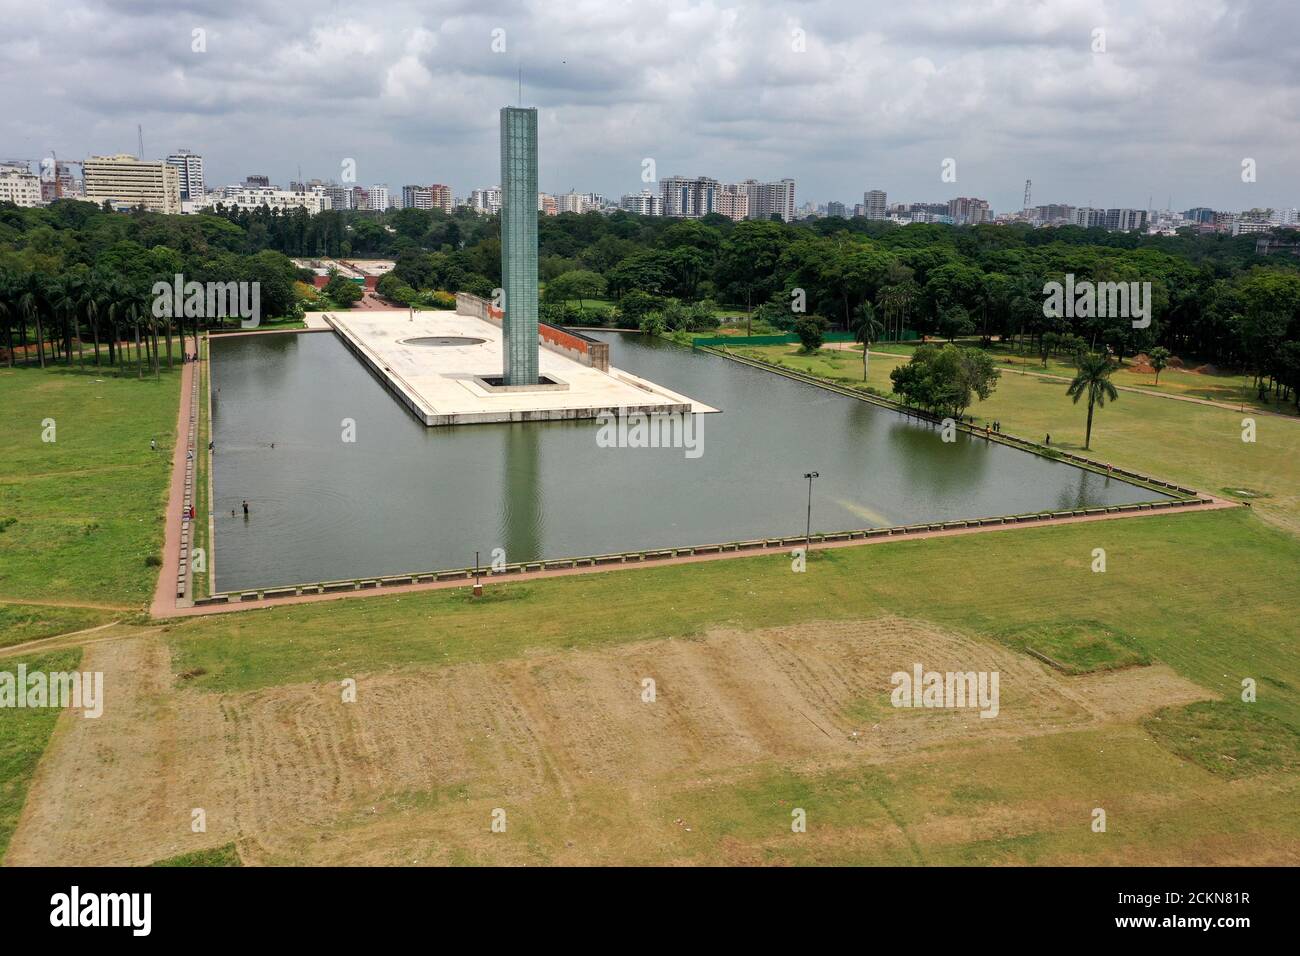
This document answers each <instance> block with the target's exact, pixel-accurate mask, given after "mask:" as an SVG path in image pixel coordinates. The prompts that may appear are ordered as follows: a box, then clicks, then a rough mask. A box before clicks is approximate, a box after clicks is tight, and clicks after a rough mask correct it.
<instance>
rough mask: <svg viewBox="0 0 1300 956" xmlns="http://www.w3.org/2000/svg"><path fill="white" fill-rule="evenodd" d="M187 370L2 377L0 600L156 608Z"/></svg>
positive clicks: (23, 372)
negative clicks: (158, 559) (157, 558)
mask: <svg viewBox="0 0 1300 956" xmlns="http://www.w3.org/2000/svg"><path fill="white" fill-rule="evenodd" d="M180 373H181V366H180V365H179V364H177V365H176V367H175V368H174V369H173V370H172V371H170V372H169V371H168V370H167V369H166V368H164V369H162V371H161V376H160V378H159V379H157V380H155V379H154V378H153V377H152V376H146V377H145V378H144V379H137V378H134V377H132V376H131V375H129V374H128V375H124V376H121V377H119V376H117V375H116V374H114V372H113V371H112V370H110V369H100V370H98V371H96V370H94V369H91V368H87V369H86V370H83V371H78V370H77V368H76V367H75V366H73V367H72V368H67V367H57V368H49V369H45V370H40V369H38V368H32V367H28V368H17V369H7V368H6V369H0V408H3V409H4V415H3V417H0V448H3V449H4V454H3V455H2V456H0V524H3V525H5V529H4V531H3V532H0V598H4V599H9V600H16V601H24V602H29V603H51V604H57V603H61V602H62V603H81V604H87V605H95V606H99V607H101V609H105V610H121V609H139V608H141V607H143V606H144V605H145V604H146V603H147V602H148V600H149V598H150V596H151V595H152V593H153V588H154V584H155V582H156V581H157V576H158V568H157V567H156V566H152V565H150V564H147V563H146V561H147V560H148V559H149V558H150V556H151V555H159V554H160V553H161V550H162V536H163V525H162V521H163V507H164V502H165V495H166V489H167V484H168V481H169V478H170V471H171V450H172V447H173V443H174V442H175V440H176V412H177V402H178V399H179V383H180V378H181V374H180ZM51 419H52V420H53V423H54V425H53V429H54V430H53V431H52V432H49V431H47V430H46V427H45V425H43V423H44V422H47V421H48V420H51ZM46 437H52V438H54V441H43V440H42V439H43V438H46ZM150 439H155V440H157V442H158V449H157V451H152V450H150V447H149V442H150Z"/></svg>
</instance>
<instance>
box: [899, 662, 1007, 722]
mask: <svg viewBox="0 0 1300 956" xmlns="http://www.w3.org/2000/svg"><path fill="white" fill-rule="evenodd" d="M998 681H999V675H998V672H997V671H978V672H976V671H955V672H954V671H947V672H940V671H927V670H924V669H923V668H922V667H921V665H920V664H913V665H912V673H910V674H909V673H908V672H907V671H895V672H894V673H893V674H892V675H891V676H890V678H889V682H890V683H891V684H893V685H894V690H893V692H892V693H891V694H890V695H889V700H890V703H892V704H893V705H894V706H895V707H935V708H939V707H946V708H957V707H978V708H979V709H980V716H981V717H996V716H997V715H998V710H999V706H998Z"/></svg>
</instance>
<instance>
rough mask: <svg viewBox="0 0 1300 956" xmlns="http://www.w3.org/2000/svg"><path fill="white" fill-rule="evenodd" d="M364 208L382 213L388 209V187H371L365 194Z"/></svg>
mask: <svg viewBox="0 0 1300 956" xmlns="http://www.w3.org/2000/svg"><path fill="white" fill-rule="evenodd" d="M366 208H367V209H377V210H379V211H380V212H383V211H384V210H385V209H387V208H388V187H387V186H371V187H370V190H369V192H368V193H367V194H366Z"/></svg>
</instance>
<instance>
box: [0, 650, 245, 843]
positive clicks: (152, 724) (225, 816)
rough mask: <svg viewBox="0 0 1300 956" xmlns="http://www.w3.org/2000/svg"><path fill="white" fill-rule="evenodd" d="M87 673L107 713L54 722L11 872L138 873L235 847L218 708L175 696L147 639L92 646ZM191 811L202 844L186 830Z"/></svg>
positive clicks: (166, 662)
mask: <svg viewBox="0 0 1300 956" xmlns="http://www.w3.org/2000/svg"><path fill="white" fill-rule="evenodd" d="M81 670H82V671H91V672H95V671H102V672H103V674H104V712H103V714H102V715H101V716H100V717H98V718H93V719H89V718H86V717H83V716H82V715H81V713H80V712H74V711H67V712H65V713H64V714H62V715H61V716H60V717H59V723H58V727H57V728H56V730H55V734H54V738H53V739H52V740H51V741H50V745H49V747H48V748H47V749H46V753H45V757H44V758H43V759H42V761H41V763H40V766H39V767H38V768H37V772H36V777H35V779H34V780H33V782H32V787H31V790H30V792H29V793H28V796H27V803H26V805H25V807H24V809H23V816H22V818H21V819H20V820H19V823H18V829H17V831H16V832H15V833H14V839H13V843H12V844H11V845H10V847H9V852H8V854H7V855H6V856H5V863H6V864H8V865H11V866H15V865H17V866H23V865H27V866H103V865H108V864H125V865H136V864H145V863H152V862H154V861H155V860H159V859H163V858H166V857H172V856H177V855H179V854H181V853H188V852H192V851H194V850H200V849H206V848H208V847H211V846H219V845H220V844H223V843H229V842H230V841H231V840H232V839H233V838H234V836H235V830H234V828H233V825H232V821H231V814H230V806H231V797H232V792H231V791H230V790H229V789H228V787H227V783H228V782H229V778H228V776H227V773H226V768H227V763H228V761H227V759H226V744H225V739H224V736H225V733H226V727H225V725H224V723H223V721H222V718H221V712H220V709H219V708H218V706H217V704H218V701H217V699H216V698H215V696H210V695H209V696H202V695H178V694H176V693H175V692H174V690H173V684H172V673H171V658H170V654H169V652H168V650H167V647H166V645H165V644H164V643H163V642H161V641H159V640H157V639H155V638H152V637H143V638H138V639H135V640H119V641H113V642H105V643H97V644H91V645H89V646H88V647H87V649H86V653H85V655H84V657H83V658H82V662H81ZM195 808H200V809H203V810H204V811H205V813H206V818H207V819H206V825H207V832H205V833H194V832H193V831H192V829H191V819H192V816H191V814H192V811H193V810H194V809H195Z"/></svg>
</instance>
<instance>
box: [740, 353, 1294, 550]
mask: <svg viewBox="0 0 1300 956" xmlns="http://www.w3.org/2000/svg"><path fill="white" fill-rule="evenodd" d="M736 353H737V354H738V355H745V356H751V357H754V358H760V359H762V360H764V361H767V362H777V363H782V364H783V365H784V366H785V367H786V368H790V369H793V370H797V371H802V372H810V373H812V374H814V375H819V376H822V377H826V378H831V379H835V380H838V381H842V382H844V383H846V384H851V385H854V386H861V384H862V353H861V352H858V351H851V350H849V351H846V350H836V349H821V350H820V351H818V352H816V353H814V354H811V355H806V354H804V353H803V352H801V351H800V348H799V346H798V345H769V346H761V347H747V348H743V349H737V350H736ZM904 361H905V359H903V358H901V357H898V358H895V357H893V356H888V355H872V356H871V357H870V358H869V359H868V369H869V376H868V381H867V384H868V385H869V386H870V387H871V388H873V389H875V390H877V391H879V392H881V393H883V394H889V393H890V391H891V388H892V386H891V383H890V380H889V372H890V370H891V369H893V368H894V367H895V366H897V365H899V364H901V363H902V362H904ZM1065 390H1066V383H1065V382H1059V381H1055V380H1053V379H1045V378H1038V377H1035V376H1032V375H1019V374H1017V373H1015V372H1013V371H1011V370H1006V369H1004V370H1003V373H1002V376H1001V377H1000V379H999V380H998V386H997V390H996V391H995V392H994V393H993V395H992V396H990V398H989V399H988V401H985V402H976V403H975V404H974V405H972V406H971V407H970V409H969V410H968V414H970V415H974V416H975V419H976V421H977V422H979V423H980V424H983V423H984V422H992V421H995V420H996V421H1000V422H1001V423H1002V430H1003V431H1005V432H1008V433H1010V434H1013V435H1017V436H1020V437H1022V438H1029V439H1033V440H1035V441H1042V440H1043V438H1044V437H1045V436H1046V435H1049V434H1050V435H1051V436H1052V445H1053V446H1054V447H1057V448H1062V449H1065V450H1068V451H1074V452H1081V451H1083V440H1084V427H1085V424H1086V419H1087V406H1086V405H1085V404H1080V405H1075V404H1073V403H1072V402H1071V400H1070V398H1069V397H1068V396H1067V395H1066V394H1065ZM1248 414H1249V413H1248ZM1243 417H1247V416H1243V415H1242V414H1241V413H1240V412H1237V411H1234V410H1230V409H1223V408H1215V407H1212V406H1206V405H1196V404H1192V403H1190V402H1178V401H1171V400H1168V399H1161V398H1154V397H1151V396H1145V395H1137V394H1134V393H1132V392H1121V393H1120V395H1119V399H1118V400H1117V401H1115V402H1113V403H1108V404H1107V405H1106V407H1105V408H1101V409H1098V410H1097V411H1096V414H1095V419H1094V422H1093V430H1092V447H1091V450H1090V452H1089V453H1090V455H1091V456H1092V457H1093V458H1097V459H1099V460H1102V461H1107V462H1110V463H1112V464H1114V465H1116V466H1117V467H1121V468H1127V469H1130V470H1133V471H1137V472H1140V473H1144V474H1148V475H1151V476H1153V477H1156V478H1163V479H1165V480H1168V481H1175V482H1180V483H1183V484H1186V485H1188V486H1190V487H1192V488H1196V489H1198V490H1200V491H1208V492H1210V493H1211V494H1217V495H1225V496H1230V497H1235V498H1238V499H1240V500H1244V501H1249V502H1251V504H1252V505H1253V506H1254V507H1255V508H1256V509H1257V510H1258V511H1259V512H1260V513H1261V514H1262V515H1263V516H1264V517H1265V518H1267V519H1268V520H1270V521H1272V522H1274V523H1276V524H1277V525H1278V526H1279V527H1283V528H1286V529H1287V530H1289V531H1291V532H1292V533H1294V534H1300V468H1298V467H1297V462H1300V420H1296V419H1286V418H1278V417H1276V416H1273V415H1258V416H1249V417H1253V418H1254V421H1255V426H1256V434H1255V441H1254V442H1253V443H1251V442H1244V441H1242V419H1243ZM1242 492H1245V494H1242Z"/></svg>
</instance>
